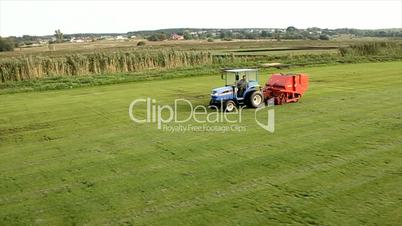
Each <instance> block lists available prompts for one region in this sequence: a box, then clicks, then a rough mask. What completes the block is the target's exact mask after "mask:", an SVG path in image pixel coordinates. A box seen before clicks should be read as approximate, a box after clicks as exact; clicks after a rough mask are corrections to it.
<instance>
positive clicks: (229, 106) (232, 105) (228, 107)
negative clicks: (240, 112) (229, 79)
mask: <svg viewBox="0 0 402 226" xmlns="http://www.w3.org/2000/svg"><path fill="white" fill-rule="evenodd" d="M235 109H236V104H235V102H234V101H232V100H228V101H226V103H225V111H226V112H232V111H234V110H235Z"/></svg>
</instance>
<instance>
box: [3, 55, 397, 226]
mask: <svg viewBox="0 0 402 226" xmlns="http://www.w3.org/2000/svg"><path fill="white" fill-rule="evenodd" d="M400 68H401V62H388V63H367V64H350V65H336V66H325V67H324V66H322V67H306V68H302V69H301V68H298V69H297V72H306V73H308V74H309V75H310V89H309V91H308V92H307V93H306V95H305V96H304V97H303V99H302V100H301V102H300V103H297V104H289V105H283V106H276V107H275V115H276V131H275V133H273V134H271V133H268V132H266V131H265V130H263V129H261V128H259V127H258V126H257V125H256V123H255V122H254V111H252V110H245V112H244V115H243V122H242V123H241V125H242V126H245V127H246V129H247V131H246V132H241V133H239V132H229V133H206V132H205V133H203V132H187V133H166V132H163V131H160V130H158V129H156V125H155V124H151V125H148V124H134V123H133V122H132V121H130V119H129V117H128V113H127V111H128V106H129V104H130V102H131V101H132V100H133V99H135V98H138V97H146V96H150V97H153V98H156V99H157V101H158V103H160V104H172V103H173V100H174V99H175V98H187V99H189V100H191V101H192V102H193V103H195V104H204V105H206V104H207V103H208V98H209V92H210V90H211V88H213V87H216V86H220V85H221V84H222V81H221V80H220V78H219V76H218V75H213V76H212V75H211V76H201V77H191V78H178V79H170V80H160V81H144V82H141V83H127V84H117V85H109V86H98V87H86V88H79V89H72V90H57V91H47V92H31V93H19V94H5V95H0V180H1V183H0V224H2V225H12V224H42V225H44V224H46V225H56V224H63V225H68V224H88V225H101V224H112V225H117V224H122V225H277V224H298V225H307V224H313V225H361V224H365V225H398V224H399V223H400V222H401V221H402V215H401V213H402V190H401V189H400V187H401V186H402V180H401V174H402V154H401V152H400V150H401V149H402V142H401V141H402V139H401V138H402V99H401V98H400V97H401V94H402V80H401V79H400V78H401V74H400ZM294 70H295V69H290V71H292V72H295V71H294ZM283 72H288V71H283ZM262 77H263V80H264V81H265V79H266V77H267V75H266V74H264V75H263V76H262ZM262 82H263V81H262ZM180 112H181V113H186V112H187V113H188V111H186V109H185V108H181V110H180ZM138 113H139V114H145V111H144V110H140V111H139V112H138ZM261 117H262V116H261ZM192 123H193V124H195V123H194V122H192ZM214 125H216V124H214Z"/></svg>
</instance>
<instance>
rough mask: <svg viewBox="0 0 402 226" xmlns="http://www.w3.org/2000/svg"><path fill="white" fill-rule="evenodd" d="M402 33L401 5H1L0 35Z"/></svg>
mask: <svg viewBox="0 0 402 226" xmlns="http://www.w3.org/2000/svg"><path fill="white" fill-rule="evenodd" d="M288 26H295V27H297V28H307V27H320V28H344V27H347V28H361V29H378V28H402V0H382V1H376V0H369V1H364V0H356V1H346V0H338V1H323V0H321V1H319V0H313V1H303V0H298V1H290V0H285V1H283V0H282V1H272V0H270V1H261V0H259V1H241V0H237V1H228V0H220V1H211V0H209V1H192V0H187V1H184V0H181V1H169V0H164V1H155V0H152V1H138V0H132V1H130V0H125V1H108V0H102V1H95V0H90V1H78V0H73V1H60V0H54V1H50V0H47V1H39V0H30V1H24V0H14V1H9V0H0V36H3V37H5V36H11V35H14V36H21V35H24V34H27V35H50V34H53V33H54V30H56V29H60V30H61V31H62V32H63V33H65V34H71V33H125V32H128V31H136V30H154V29H161V28H248V27H250V28H286V27H288Z"/></svg>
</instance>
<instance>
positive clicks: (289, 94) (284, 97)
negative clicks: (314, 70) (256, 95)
mask: <svg viewBox="0 0 402 226" xmlns="http://www.w3.org/2000/svg"><path fill="white" fill-rule="evenodd" d="M307 88H308V76H307V75H306V74H286V75H284V74H273V75H272V76H271V78H270V79H269V80H268V82H267V83H266V84H265V87H264V89H263V94H264V99H265V100H266V101H268V100H269V99H271V98H274V100H275V104H276V105H280V104H284V103H291V102H297V101H299V99H300V98H301V97H302V96H303V94H304V92H305V91H306V90H307Z"/></svg>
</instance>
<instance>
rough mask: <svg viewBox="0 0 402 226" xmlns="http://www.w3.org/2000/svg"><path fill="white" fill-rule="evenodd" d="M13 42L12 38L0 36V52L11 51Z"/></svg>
mask: <svg viewBox="0 0 402 226" xmlns="http://www.w3.org/2000/svg"><path fill="white" fill-rule="evenodd" d="M14 46H15V44H14V43H13V41H12V40H10V39H7V38H2V37H0V52H4V51H13V50H14Z"/></svg>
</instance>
